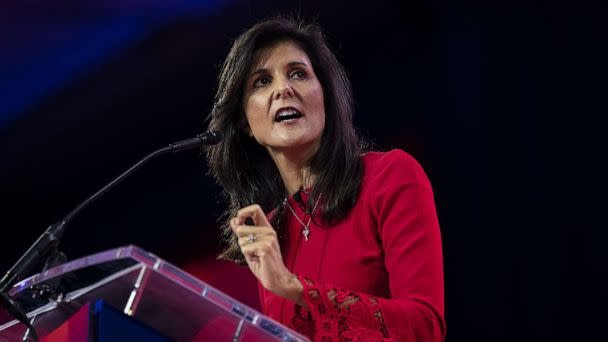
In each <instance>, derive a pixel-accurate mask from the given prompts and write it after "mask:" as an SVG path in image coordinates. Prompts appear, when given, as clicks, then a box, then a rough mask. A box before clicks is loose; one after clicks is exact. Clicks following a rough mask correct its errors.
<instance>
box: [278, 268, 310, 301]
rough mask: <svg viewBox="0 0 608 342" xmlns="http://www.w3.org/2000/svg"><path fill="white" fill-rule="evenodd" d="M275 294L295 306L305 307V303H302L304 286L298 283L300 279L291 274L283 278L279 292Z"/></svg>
mask: <svg viewBox="0 0 608 342" xmlns="http://www.w3.org/2000/svg"><path fill="white" fill-rule="evenodd" d="M277 294H278V295H279V296H281V297H283V298H285V299H288V300H291V301H292V302H294V303H296V304H299V305H301V306H306V303H304V286H303V285H302V282H300V279H298V277H297V276H296V275H295V274H293V273H289V274H287V275H286V276H285V277H283V281H282V286H281V291H280V293H277Z"/></svg>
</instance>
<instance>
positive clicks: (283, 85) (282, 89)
mask: <svg viewBox="0 0 608 342" xmlns="http://www.w3.org/2000/svg"><path fill="white" fill-rule="evenodd" d="M292 96H294V90H293V88H292V87H291V84H289V81H287V80H283V81H278V82H277V88H276V90H275V92H274V99H275V100H278V99H280V98H290V97H292Z"/></svg>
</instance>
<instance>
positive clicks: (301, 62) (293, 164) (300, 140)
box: [205, 18, 445, 341]
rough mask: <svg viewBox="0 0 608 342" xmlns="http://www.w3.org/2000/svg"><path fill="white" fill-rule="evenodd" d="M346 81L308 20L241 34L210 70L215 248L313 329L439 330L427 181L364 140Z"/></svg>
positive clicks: (295, 321)
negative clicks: (217, 195) (219, 202)
mask: <svg viewBox="0 0 608 342" xmlns="http://www.w3.org/2000/svg"><path fill="white" fill-rule="evenodd" d="M352 116H353V98H352V94H351V86H350V83H349V80H348V78H347V76H346V73H345V71H344V69H343V67H342V66H341V64H340V63H339V62H338V60H337V59H336V57H335V55H334V54H333V53H332V51H331V50H330V48H329V47H328V45H327V43H326V42H325V39H324V36H323V34H322V32H321V30H320V28H319V27H318V26H317V25H314V24H302V23H300V22H297V21H295V20H292V19H286V18H279V19H271V20H267V21H263V22H260V23H258V24H256V25H254V26H253V27H251V28H250V29H248V30H247V31H246V32H244V33H243V34H242V35H241V36H240V37H238V38H237V39H236V40H235V42H234V44H233V46H232V48H231V50H230V52H229V54H228V56H227V58H226V60H225V61H224V63H223V66H222V70H221V72H220V76H219V84H218V89H217V93H216V95H215V104H214V108H213V110H212V113H211V115H210V117H209V120H210V121H209V129H211V130H218V131H221V132H223V134H224V139H223V141H222V142H220V143H219V144H217V145H214V146H208V147H206V150H205V155H206V158H207V161H208V163H209V167H210V172H211V174H212V176H213V177H214V178H215V179H216V181H217V182H218V183H219V184H220V185H221V186H222V188H223V191H224V193H225V195H226V198H227V199H228V200H229V207H228V208H227V210H226V212H225V225H224V226H223V235H224V238H225V241H226V242H227V247H226V249H225V250H224V252H223V253H222V254H221V257H222V258H224V259H228V260H233V261H235V262H239V263H243V264H245V263H246V264H247V266H248V267H249V269H250V270H251V272H253V274H254V275H255V276H256V277H257V279H258V282H259V292H260V300H261V305H262V310H263V312H264V314H266V315H268V316H269V317H271V318H273V319H275V320H277V321H279V322H281V323H283V324H285V325H287V326H288V327H290V328H292V329H294V330H296V331H298V332H300V333H302V334H304V335H306V336H308V337H310V338H311V339H313V340H315V341H442V340H443V339H444V336H445V324H444V319H443V310H444V299H443V298H444V290H443V265H442V248H441V237H440V230H439V224H438V221H437V215H436V210H435V204H434V200H433V192H432V189H431V184H430V183H429V180H428V178H427V176H426V175H425V173H424V171H423V169H422V168H421V166H420V165H419V164H418V163H417V162H416V160H415V159H414V158H412V157H411V156H410V155H409V154H407V153H406V152H403V151H401V150H392V151H389V152H374V151H366V150H365V149H363V147H362V146H363V145H364V144H362V142H361V141H360V139H359V137H358V136H357V134H356V132H355V129H354V127H353V123H352Z"/></svg>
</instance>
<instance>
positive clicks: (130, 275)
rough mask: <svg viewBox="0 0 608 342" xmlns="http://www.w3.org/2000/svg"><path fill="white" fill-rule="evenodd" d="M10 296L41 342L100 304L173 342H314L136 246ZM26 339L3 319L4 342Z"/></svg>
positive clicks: (19, 327)
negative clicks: (24, 313) (28, 319)
mask: <svg viewBox="0 0 608 342" xmlns="http://www.w3.org/2000/svg"><path fill="white" fill-rule="evenodd" d="M9 295H10V296H11V297H12V298H13V299H14V300H15V301H16V302H18V303H19V304H20V305H21V307H22V308H23V309H24V311H25V312H27V315H28V317H29V318H30V321H31V322H33V323H32V325H33V326H34V327H35V329H36V332H37V333H38V336H39V337H40V339H41V340H42V341H44V340H45V339H44V337H45V336H52V334H53V332H55V331H57V330H58V329H60V328H61V329H65V328H66V326H67V325H68V324H67V323H68V322H70V320H76V317H77V316H82V315H83V311H86V310H87V308H89V307H91V306H97V307H100V305H99V303H103V305H101V307H103V306H104V305H105V306H106V307H108V308H109V309H110V308H111V311H113V312H115V313H117V314H118V315H114V316H112V317H122V318H121V319H120V321H121V322H122V323H121V324H123V325H124V324H126V325H127V326H128V325H129V324H138V325H140V326H144V327H146V329H149V330H150V331H153V332H155V333H157V334H158V335H159V336H162V337H165V338H167V339H168V340H170V341H309V340H308V339H307V338H306V337H304V336H302V335H300V334H298V333H296V332H295V331H293V330H291V329H289V328H287V327H286V326H284V325H282V324H280V323H279V322H277V321H274V320H273V319H271V318H269V317H266V316H264V315H263V314H261V313H260V312H258V311H256V310H254V309H252V308H250V307H248V306H246V305H244V304H242V303H240V302H238V301H237V300H235V299H233V298H231V297H230V296H228V295H226V294H224V293H222V292H221V291H219V290H218V289H215V288H213V287H212V286H210V285H208V284H206V283H205V282H203V281H201V280H199V279H197V278H194V277H193V276H191V275H189V274H188V273H186V272H184V271H183V270H181V269H179V268H178V267H176V266H174V265H172V264H170V263H168V262H166V261H164V260H163V259H161V258H159V257H157V256H155V255H154V254H152V253H149V252H147V251H145V250H143V249H141V248H139V247H137V246H134V245H128V246H124V247H119V248H115V249H111V250H107V251H103V252H100V253H96V254H93V255H89V256H86V257H83V258H80V259H77V260H73V261H71V262H68V263H65V264H62V265H59V266H57V267H54V268H51V269H49V270H47V271H45V272H42V273H39V274H36V275H34V276H32V277H30V278H27V279H25V280H23V281H21V282H19V283H17V284H15V286H13V287H12V288H11V290H10V292H9ZM85 313H86V312H85ZM106 321H108V320H106ZM104 322H105V321H104ZM73 325H74V324H72V325H71V326H73ZM114 328H115V329H125V328H124V327H120V328H119V327H114ZM121 331H125V333H126V331H127V330H121ZM25 334H27V328H26V327H25V325H23V324H21V323H20V322H18V321H16V320H14V319H12V317H10V316H8V315H7V314H6V313H5V312H1V313H0V341H2V342H4V341H11V342H12V341H21V340H22V338H23V336H24V335H25ZM89 334H90V333H89ZM86 340H87V339H84V340H83V341H86ZM128 340H130V341H137V340H140V339H138V337H137V336H131V337H129V339H128ZM141 340H144V339H143V338H142V339H141Z"/></svg>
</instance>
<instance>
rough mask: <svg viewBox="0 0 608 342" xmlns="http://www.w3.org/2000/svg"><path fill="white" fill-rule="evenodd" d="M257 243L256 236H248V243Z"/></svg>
mask: <svg viewBox="0 0 608 342" xmlns="http://www.w3.org/2000/svg"><path fill="white" fill-rule="evenodd" d="M254 241H255V235H254V234H253V233H251V234H249V235H247V242H248V243H250V244H251V243H253V242H254Z"/></svg>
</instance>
